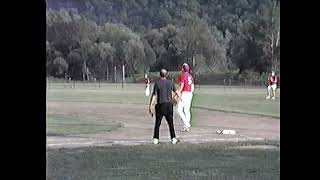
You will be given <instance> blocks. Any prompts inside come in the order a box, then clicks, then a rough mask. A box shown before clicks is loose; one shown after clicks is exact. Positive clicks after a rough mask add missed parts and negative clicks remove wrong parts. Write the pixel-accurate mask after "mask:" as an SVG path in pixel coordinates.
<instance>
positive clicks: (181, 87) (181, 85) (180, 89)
mask: <svg viewBox="0 0 320 180" xmlns="http://www.w3.org/2000/svg"><path fill="white" fill-rule="evenodd" d="M183 86H184V83H180V85H179V87H178V89H177V91H178V92H179V93H181V92H182V89H183Z"/></svg>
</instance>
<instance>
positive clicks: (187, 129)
mask: <svg viewBox="0 0 320 180" xmlns="http://www.w3.org/2000/svg"><path fill="white" fill-rule="evenodd" d="M180 131H181V132H189V131H190V127H184V128H183V129H181V130H180Z"/></svg>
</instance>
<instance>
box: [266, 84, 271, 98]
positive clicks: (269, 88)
mask: <svg viewBox="0 0 320 180" xmlns="http://www.w3.org/2000/svg"><path fill="white" fill-rule="evenodd" d="M270 97H271V86H270V85H269V86H268V96H267V97H266V99H270Z"/></svg>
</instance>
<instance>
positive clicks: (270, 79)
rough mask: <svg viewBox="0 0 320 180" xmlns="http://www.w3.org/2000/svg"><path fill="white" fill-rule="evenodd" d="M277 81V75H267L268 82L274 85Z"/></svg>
mask: <svg viewBox="0 0 320 180" xmlns="http://www.w3.org/2000/svg"><path fill="white" fill-rule="evenodd" d="M277 83H278V77H277V76H269V78H268V84H269V85H274V84H277Z"/></svg>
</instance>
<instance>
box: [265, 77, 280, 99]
mask: <svg viewBox="0 0 320 180" xmlns="http://www.w3.org/2000/svg"><path fill="white" fill-rule="evenodd" d="M277 83H278V77H277V76H276V74H275V72H274V71H272V72H271V75H270V76H269V77H268V96H267V97H266V99H270V98H271V99H276V89H277Z"/></svg>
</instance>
